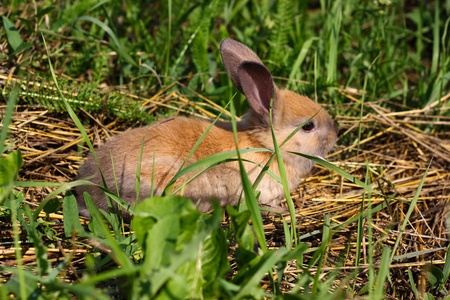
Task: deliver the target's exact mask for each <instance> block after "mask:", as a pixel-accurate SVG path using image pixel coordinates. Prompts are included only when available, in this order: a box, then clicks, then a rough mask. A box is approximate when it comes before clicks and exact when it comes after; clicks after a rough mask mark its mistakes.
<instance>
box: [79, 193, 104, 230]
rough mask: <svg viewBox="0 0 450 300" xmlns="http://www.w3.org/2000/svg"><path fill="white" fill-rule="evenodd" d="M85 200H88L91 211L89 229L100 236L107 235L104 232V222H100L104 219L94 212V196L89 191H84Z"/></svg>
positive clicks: (87, 205)
mask: <svg viewBox="0 0 450 300" xmlns="http://www.w3.org/2000/svg"><path fill="white" fill-rule="evenodd" d="M83 196H84V201H85V202H86V207H87V209H88V210H89V213H90V215H91V222H89V229H90V230H91V232H92V233H93V234H95V235H97V236H99V237H102V238H104V237H105V236H104V235H103V234H102V228H101V226H102V224H100V222H103V220H102V219H100V218H98V215H96V214H95V213H93V211H94V210H95V209H96V207H95V204H94V201H93V200H92V196H91V195H90V194H89V193H88V192H84V193H83Z"/></svg>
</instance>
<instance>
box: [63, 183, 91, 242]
mask: <svg viewBox="0 0 450 300" xmlns="http://www.w3.org/2000/svg"><path fill="white" fill-rule="evenodd" d="M63 216H64V234H65V235H66V237H71V236H72V233H73V231H76V232H78V234H80V235H85V234H86V233H85V231H84V228H83V226H81V223H80V214H79V211H78V204H77V199H76V198H75V196H74V195H73V193H72V192H71V191H67V193H66V195H65V197H64V203H63Z"/></svg>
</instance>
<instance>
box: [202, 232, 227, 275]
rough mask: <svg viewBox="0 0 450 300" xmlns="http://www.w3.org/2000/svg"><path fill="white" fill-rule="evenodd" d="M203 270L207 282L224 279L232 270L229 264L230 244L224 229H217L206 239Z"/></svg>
mask: <svg viewBox="0 0 450 300" xmlns="http://www.w3.org/2000/svg"><path fill="white" fill-rule="evenodd" d="M201 255H202V259H201V268H202V275H203V278H204V279H205V280H206V281H207V282H214V281H215V279H216V278H222V277H223V275H224V274H225V272H226V271H227V270H228V269H229V268H230V263H229V262H228V244H227V241H226V238H225V233H224V231H223V230H222V228H216V229H214V230H213V231H212V232H211V235H210V236H209V237H208V238H206V240H205V241H204V243H203V247H202V254H201Z"/></svg>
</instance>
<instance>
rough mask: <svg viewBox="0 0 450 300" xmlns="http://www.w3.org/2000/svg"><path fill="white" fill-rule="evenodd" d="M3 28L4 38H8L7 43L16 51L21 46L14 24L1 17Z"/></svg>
mask: <svg viewBox="0 0 450 300" xmlns="http://www.w3.org/2000/svg"><path fill="white" fill-rule="evenodd" d="M2 19H3V26H4V27H5V30H6V36H7V37H8V43H9V44H10V45H11V48H13V50H14V51H16V50H17V49H18V48H19V46H20V45H21V44H22V38H21V37H20V34H19V32H18V31H17V28H16V27H15V26H14V24H13V23H12V22H11V21H10V20H9V19H8V18H7V17H5V16H2Z"/></svg>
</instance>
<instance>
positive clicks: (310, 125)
mask: <svg viewBox="0 0 450 300" xmlns="http://www.w3.org/2000/svg"><path fill="white" fill-rule="evenodd" d="M314 127H315V126H314V123H313V122H311V121H310V122H308V123H306V124H305V125H303V127H302V129H303V131H305V132H310V131H311V130H313V129H314Z"/></svg>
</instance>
